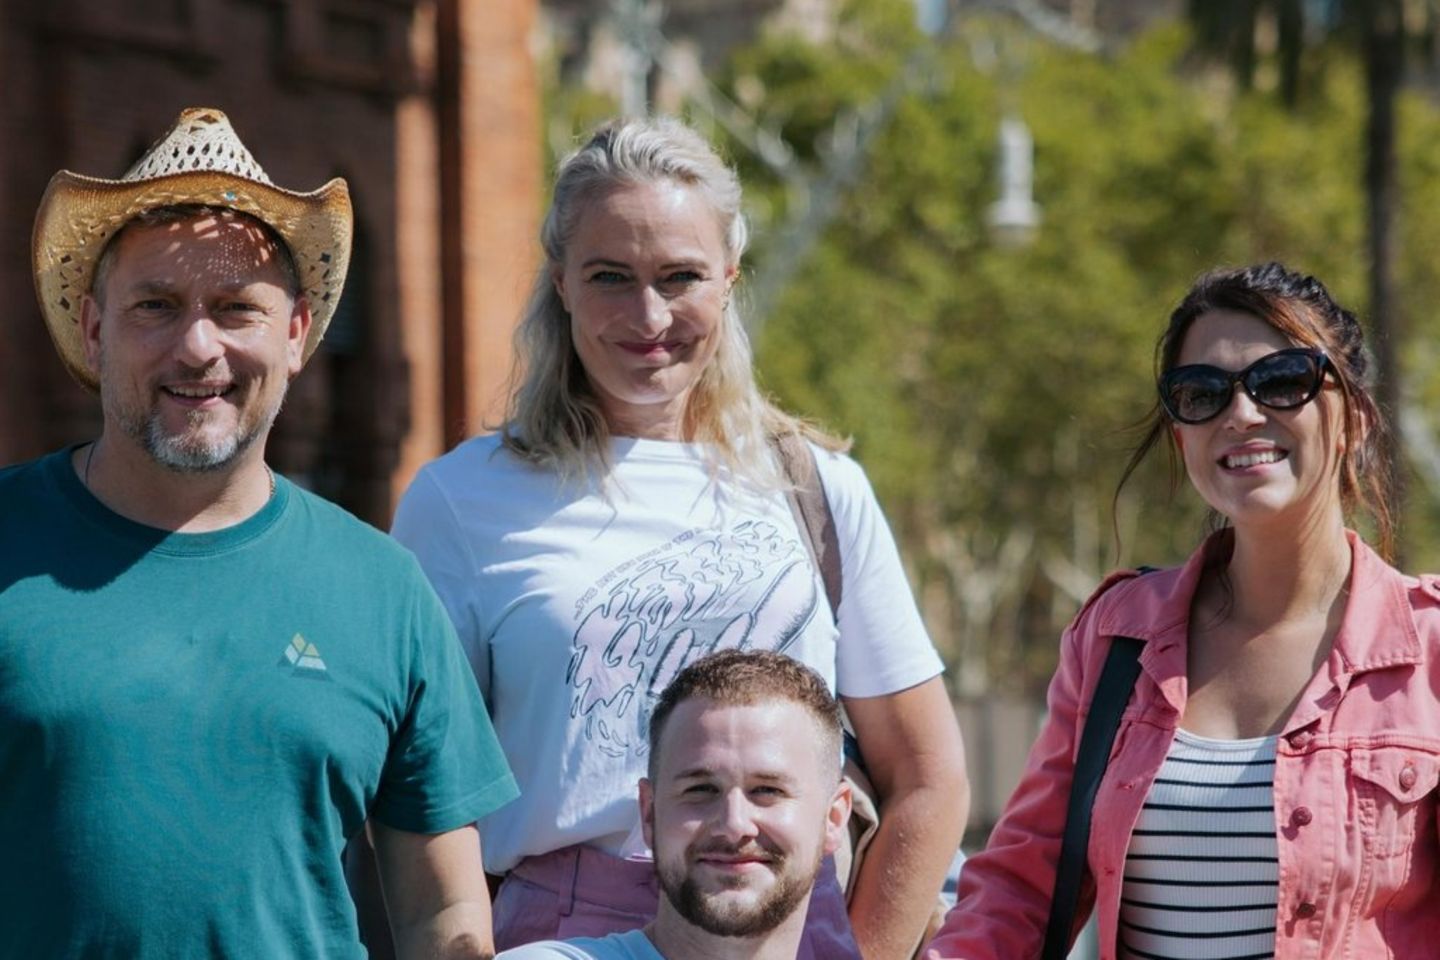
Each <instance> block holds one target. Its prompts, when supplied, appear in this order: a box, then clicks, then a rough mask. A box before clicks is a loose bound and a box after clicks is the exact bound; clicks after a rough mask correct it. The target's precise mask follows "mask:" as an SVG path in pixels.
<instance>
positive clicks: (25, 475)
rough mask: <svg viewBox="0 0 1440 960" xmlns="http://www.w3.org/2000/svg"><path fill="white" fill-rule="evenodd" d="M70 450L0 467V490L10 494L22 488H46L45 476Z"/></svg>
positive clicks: (56, 451)
mask: <svg viewBox="0 0 1440 960" xmlns="http://www.w3.org/2000/svg"><path fill="white" fill-rule="evenodd" d="M70 449H71V448H66V449H64V450H55V451H53V452H51V453H47V454H45V455H44V456H43V457H38V458H36V459H34V460H25V461H22V462H20V463H12V464H9V465H8V466H0V490H5V491H7V492H10V491H18V490H20V489H23V488H35V489H41V488H44V487H45V486H47V481H46V476H47V474H48V473H49V472H50V471H53V470H54V469H55V467H56V461H57V460H59V459H60V458H63V457H65V456H66V455H67V454H69V453H70Z"/></svg>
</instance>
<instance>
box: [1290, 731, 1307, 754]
mask: <svg viewBox="0 0 1440 960" xmlns="http://www.w3.org/2000/svg"><path fill="white" fill-rule="evenodd" d="M1289 740H1290V746H1291V747H1293V748H1294V749H1296V750H1304V749H1305V748H1306V747H1308V746H1310V740H1311V734H1310V731H1308V730H1301V731H1300V732H1299V733H1292V734H1290V737H1289Z"/></svg>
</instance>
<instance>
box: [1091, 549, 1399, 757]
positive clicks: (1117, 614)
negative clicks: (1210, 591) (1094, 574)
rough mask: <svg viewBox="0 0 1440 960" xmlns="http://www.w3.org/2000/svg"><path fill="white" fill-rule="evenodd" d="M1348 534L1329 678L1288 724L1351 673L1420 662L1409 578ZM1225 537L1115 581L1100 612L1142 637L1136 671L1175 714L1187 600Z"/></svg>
mask: <svg viewBox="0 0 1440 960" xmlns="http://www.w3.org/2000/svg"><path fill="white" fill-rule="evenodd" d="M1345 535H1346V538H1347V539H1348V540H1349V542H1350V553H1351V567H1350V585H1349V586H1350V591H1349V598H1348V599H1347V601H1346V604H1345V614H1344V616H1343V617H1342V618H1341V621H1340V629H1339V631H1338V632H1337V633H1336V634H1335V640H1334V643H1333V645H1332V647H1331V650H1330V655H1329V657H1328V658H1327V660H1326V667H1325V670H1326V673H1327V674H1328V676H1327V677H1326V682H1325V683H1324V685H1323V689H1322V690H1320V691H1318V692H1319V693H1320V694H1321V696H1319V697H1317V696H1312V693H1315V692H1316V690H1315V685H1314V684H1312V686H1311V688H1310V689H1307V691H1306V694H1305V696H1304V697H1302V699H1301V702H1300V703H1299V704H1297V705H1296V709H1295V713H1294V715H1293V716H1292V717H1291V719H1290V722H1289V723H1287V724H1286V727H1287V729H1289V728H1292V727H1297V726H1303V725H1304V724H1305V723H1308V722H1310V720H1313V719H1314V718H1315V716H1318V714H1319V713H1320V712H1321V711H1322V710H1323V709H1324V704H1323V702H1321V701H1323V700H1324V699H1325V697H1324V695H1325V694H1328V693H1329V691H1330V690H1331V689H1332V688H1334V689H1337V690H1339V691H1344V690H1345V689H1346V688H1347V687H1348V686H1349V685H1350V681H1351V680H1352V679H1353V678H1354V676H1355V675H1357V674H1360V673H1365V672H1367V671H1370V670H1382V669H1385V668H1388V667H1395V666H1402V665H1406V664H1415V663H1419V662H1420V661H1421V660H1422V653H1421V644H1420V637H1419V634H1418V632H1417V630H1416V627H1415V618H1414V615H1413V613H1412V611H1411V606H1410V598H1409V596H1408V591H1409V590H1410V589H1411V587H1412V586H1414V583H1413V582H1412V581H1411V580H1410V579H1409V578H1407V577H1405V576H1403V575H1402V574H1401V573H1400V572H1399V571H1397V570H1396V569H1395V568H1393V567H1391V566H1390V565H1389V564H1387V563H1386V562H1385V561H1384V560H1382V559H1381V558H1380V556H1379V555H1378V554H1376V553H1375V551H1373V550H1371V549H1370V547H1369V546H1367V545H1366V544H1365V542H1364V541H1363V540H1361V539H1360V537H1359V536H1358V535H1357V534H1356V533H1355V532H1354V531H1353V530H1347V531H1346V534H1345ZM1230 540H1231V532H1230V531H1229V530H1221V531H1219V532H1217V533H1215V534H1213V535H1212V536H1210V537H1208V538H1207V539H1206V540H1205V542H1204V543H1202V544H1201V545H1200V546H1199V548H1197V549H1196V551H1195V552H1194V553H1192V554H1191V555H1190V559H1188V560H1187V561H1186V562H1185V564H1184V566H1181V567H1175V568H1172V569H1169V570H1161V571H1157V572H1155V573H1152V574H1146V575H1143V576H1140V577H1136V578H1134V579H1132V580H1130V581H1128V582H1126V583H1123V584H1119V585H1118V587H1117V589H1116V590H1115V591H1114V601H1113V602H1110V603H1105V604H1103V605H1102V608H1101V610H1099V611H1097V612H1098V613H1099V618H1098V620H1097V624H1098V627H1099V632H1100V633H1101V635H1104V636H1115V637H1135V638H1137V639H1140V640H1144V641H1145V650H1144V652H1142V653H1141V655H1140V666H1141V669H1142V670H1144V671H1145V673H1147V674H1148V675H1149V676H1150V678H1151V679H1152V680H1154V681H1155V683H1156V684H1157V685H1158V686H1159V688H1160V692H1161V694H1162V696H1164V698H1165V700H1166V701H1167V702H1168V703H1169V704H1170V705H1171V706H1172V707H1174V708H1175V710H1176V711H1177V712H1181V711H1183V710H1184V709H1185V697H1186V689H1187V687H1186V677H1185V659H1186V657H1185V654H1186V646H1187V643H1188V640H1189V622H1190V604H1191V602H1192V601H1193V599H1194V597H1195V591H1196V590H1197V589H1198V588H1199V585H1200V575H1201V573H1202V572H1203V570H1204V569H1205V566H1206V563H1207V560H1208V559H1209V558H1211V557H1214V556H1216V555H1217V554H1224V553H1228V552H1229V549H1230Z"/></svg>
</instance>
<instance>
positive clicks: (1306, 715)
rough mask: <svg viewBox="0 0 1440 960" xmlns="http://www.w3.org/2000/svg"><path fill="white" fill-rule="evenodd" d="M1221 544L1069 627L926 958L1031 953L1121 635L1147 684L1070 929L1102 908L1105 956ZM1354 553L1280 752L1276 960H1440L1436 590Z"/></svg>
mask: <svg viewBox="0 0 1440 960" xmlns="http://www.w3.org/2000/svg"><path fill="white" fill-rule="evenodd" d="M1228 536H1229V534H1228V533H1221V534H1219V535H1217V537H1216V538H1212V539H1211V540H1210V541H1208V542H1207V544H1206V545H1205V546H1202V547H1201V549H1200V550H1197V551H1196V553H1195V554H1194V555H1193V556H1192V557H1191V558H1190V560H1189V561H1188V562H1187V563H1186V564H1185V566H1183V567H1180V568H1177V569H1172V570H1165V571H1159V572H1155V573H1151V574H1147V575H1144V576H1136V575H1135V574H1133V573H1121V574H1115V575H1112V576H1111V577H1110V579H1108V580H1107V581H1106V582H1105V583H1104V584H1102V585H1101V587H1100V589H1099V590H1098V591H1096V593H1095V595H1094V596H1093V597H1091V598H1090V600H1089V601H1088V602H1087V603H1086V605H1085V607H1084V608H1083V609H1081V611H1080V613H1079V615H1078V616H1077V617H1076V618H1075V621H1074V622H1073V623H1072V624H1071V625H1070V627H1069V628H1068V629H1067V630H1066V631H1065V635H1064V637H1063V639H1062V641H1061V644H1062V646H1061V654H1060V665H1059V668H1058V669H1057V670H1056V673H1055V677H1054V679H1053V680H1052V681H1051V684H1050V692H1049V698H1048V699H1049V716H1048V718H1047V720H1046V723H1045V726H1044V728H1043V729H1042V731H1041V733H1040V738H1039V740H1038V741H1036V744H1035V746H1034V748H1033V749H1032V750H1031V752H1030V759H1029V762H1028V765H1027V767H1026V771H1025V775H1024V777H1023V778H1022V779H1021V781H1020V785H1019V786H1018V787H1017V788H1016V790H1015V793H1014V795H1013V796H1012V797H1011V798H1010V802H1009V804H1008V806H1007V807H1006V810H1005V814H1004V816H1003V817H1002V818H1001V819H1000V822H999V824H998V825H997V826H996V827H995V831H994V833H993V834H991V837H990V843H989V846H988V847H987V848H986V849H985V851H984V852H983V853H980V854H977V855H975V856H974V857H972V858H970V860H968V861H967V862H966V864H965V867H964V869H963V870H962V871H961V875H960V891H959V902H958V903H957V904H956V906H955V907H954V909H952V910H951V911H950V914H949V915H948V916H947V918H946V921H945V925H944V926H943V927H942V928H941V930H940V932H939V933H938V934H937V935H936V937H935V939H934V940H932V941H931V942H930V944H929V945H928V948H927V951H926V953H925V956H926V957H927V960H940V958H944V960H990V958H994V960H1031V958H1035V957H1038V956H1039V953H1040V946H1041V942H1042V941H1043V939H1044V934H1045V922H1046V918H1047V916H1048V914H1049V909H1050V893H1051V889H1052V887H1053V884H1054V879H1055V860H1056V858H1057V856H1058V854H1059V849H1060V835H1061V831H1062V830H1063V829H1064V817H1065V805H1066V802H1067V798H1068V793H1069V789H1070V779H1071V776H1072V770H1073V765H1074V754H1075V750H1076V747H1077V744H1078V741H1079V736H1078V734H1079V730H1080V728H1081V725H1082V724H1083V723H1084V719H1085V716H1086V714H1087V712H1088V704H1089V702H1090V697H1091V695H1092V693H1093V691H1094V687H1095V683H1096V681H1097V680H1098V678H1099V674H1100V667H1101V665H1102V664H1103V663H1104V660H1105V655H1106V653H1107V652H1108V650H1109V647H1110V638H1112V637H1116V636H1129V637H1137V638H1139V639H1141V640H1144V641H1146V644H1145V650H1144V652H1143V653H1142V654H1141V657H1140V665H1141V673H1140V676H1139V679H1138V680H1137V681H1136V684H1135V692H1134V693H1133V694H1132V696H1131V698H1130V701H1129V704H1128V706H1127V707H1126V709H1125V713H1124V717H1123V719H1122V720H1121V724H1120V730H1119V733H1118V734H1117V735H1116V738H1115V746H1114V749H1113V751H1112V753H1111V755H1110V764H1109V767H1108V768H1107V770H1106V772H1105V777H1104V779H1103V780H1102V781H1101V783H1100V789H1099V793H1098V794H1097V796H1096V800H1095V815H1094V822H1093V826H1092V829H1091V835H1090V847H1089V858H1088V859H1089V863H1088V872H1087V877H1086V881H1085V884H1084V886H1083V889H1082V893H1081V904H1080V911H1079V916H1078V920H1077V925H1078V923H1079V922H1083V920H1084V918H1085V917H1086V916H1087V915H1088V914H1089V912H1090V910H1091V909H1092V908H1095V909H1098V910H1099V925H1100V931H1099V932H1100V956H1101V960H1116V956H1117V948H1116V932H1117V925H1118V924H1117V918H1118V916H1119V912H1120V886H1121V880H1122V877H1123V874H1124V870H1125V852H1126V849H1127V848H1128V847H1129V844H1130V832H1131V830H1133V829H1134V827H1135V820H1136V817H1137V816H1138V815H1139V812H1140V807H1141V805H1142V804H1143V803H1144V802H1145V797H1146V794H1147V793H1148V792H1149V790H1150V784H1151V781H1153V780H1154V778H1155V774H1156V772H1157V771H1158V770H1159V769H1160V765H1161V763H1162V762H1163V761H1164V759H1165V755H1166V752H1167V751H1168V750H1169V748H1170V742H1171V740H1172V739H1173V738H1174V735H1175V728H1176V726H1177V725H1178V724H1179V719H1180V716H1181V715H1182V713H1183V712H1184V709H1185V696H1186V677H1185V647H1186V640H1187V620H1188V618H1189V611H1190V601H1191V597H1192V596H1193V595H1194V593H1195V589H1196V586H1197V584H1198V582H1199V578H1200V571H1201V567H1202V565H1203V559H1204V556H1205V551H1206V550H1207V549H1219V550H1228V544H1227V543H1226V540H1225V539H1223V538H1228ZM1350 542H1351V549H1352V551H1353V555H1354V564H1353V566H1352V568H1351V579H1350V599H1349V602H1348V605H1347V606H1346V608H1345V616H1344V619H1343V621H1342V622H1341V625H1340V630H1339V633H1338V634H1336V637H1335V643H1334V648H1333V650H1332V651H1331V653H1330V656H1329V658H1328V659H1327V660H1326V662H1325V664H1324V665H1323V666H1322V667H1321V668H1320V670H1319V671H1318V672H1317V674H1316V676H1315V677H1314V678H1312V679H1311V681H1310V684H1309V686H1308V687H1307V688H1306V689H1305V692H1304V694H1303V695H1302V696H1301V698H1300V700H1299V701H1298V702H1297V704H1296V707H1295V711H1294V713H1293V714H1292V715H1291V717H1290V719H1289V720H1288V721H1287V722H1286V724H1285V727H1284V729H1283V730H1282V731H1281V735H1280V741H1279V743H1278V745H1277V756H1276V762H1275V829H1276V835H1277V838H1278V840H1279V855H1280V885H1279V905H1278V910H1277V916H1276V941H1275V958H1276V960H1298V958H1302V957H1303V958H1307V960H1340V958H1355V960H1374V958H1390V957H1393V958H1398V960H1419V958H1431V957H1440V876H1437V874H1440V836H1437V831H1440V823H1437V820H1440V811H1437V782H1440V584H1437V578H1434V577H1428V576H1427V577H1423V578H1420V579H1418V580H1417V579H1415V578H1413V577H1407V576H1403V575H1402V574H1400V573H1398V572H1397V571H1395V570H1394V569H1392V568H1391V567H1390V566H1388V565H1387V564H1386V563H1385V562H1384V561H1383V560H1381V559H1380V558H1379V557H1378V556H1377V555H1376V554H1375V553H1374V552H1373V551H1371V550H1370V548H1369V547H1367V546H1366V545H1365V544H1364V543H1363V542H1361V540H1360V539H1359V538H1358V537H1357V536H1355V535H1354V534H1351V535H1350ZM1077 929H1078V926H1077Z"/></svg>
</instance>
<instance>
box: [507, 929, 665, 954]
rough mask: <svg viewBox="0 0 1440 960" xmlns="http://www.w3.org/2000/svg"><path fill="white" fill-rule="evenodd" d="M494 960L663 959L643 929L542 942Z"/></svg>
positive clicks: (516, 949) (531, 944)
mask: <svg viewBox="0 0 1440 960" xmlns="http://www.w3.org/2000/svg"><path fill="white" fill-rule="evenodd" d="M495 960H665V958H664V957H662V956H661V955H660V951H658V950H656V949H655V945H654V944H652V943H651V942H650V938H649V937H647V936H645V931H643V930H628V931H626V932H625V933H612V934H610V936H608V937H601V938H599V939H592V938H590V937H584V938H581V939H577V940H544V941H541V942H540V943H527V944H525V946H523V947H516V948H515V949H513V950H506V951H505V952H503V953H501V954H500V956H498V957H496V958H495Z"/></svg>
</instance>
